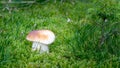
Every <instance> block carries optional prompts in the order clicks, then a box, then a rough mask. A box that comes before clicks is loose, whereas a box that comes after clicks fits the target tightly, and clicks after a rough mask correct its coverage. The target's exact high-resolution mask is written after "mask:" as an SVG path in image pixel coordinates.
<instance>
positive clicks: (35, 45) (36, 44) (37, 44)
mask: <svg viewBox="0 0 120 68" xmlns="http://www.w3.org/2000/svg"><path fill="white" fill-rule="evenodd" d="M35 50H38V51H40V53H43V52H47V53H49V48H48V46H47V45H46V44H42V43H40V42H33V45H32V51H35Z"/></svg>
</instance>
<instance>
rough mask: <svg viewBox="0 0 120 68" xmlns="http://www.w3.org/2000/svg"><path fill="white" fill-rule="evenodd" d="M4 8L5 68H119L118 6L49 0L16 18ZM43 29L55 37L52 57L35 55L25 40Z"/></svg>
mask: <svg viewBox="0 0 120 68" xmlns="http://www.w3.org/2000/svg"><path fill="white" fill-rule="evenodd" d="M12 6H14V5H12ZM1 9H2V7H0V68H88V67H89V68H120V2H119V1H116V0H100V1H98V0H94V1H93V2H92V1H89V2H87V0H85V2H84V1H83V0H82V1H77V0H76V1H75V0H73V1H66V2H62V3H61V2H59V1H57V2H56V3H55V2H53V1H51V2H50V1H48V2H45V3H42V4H40V3H37V4H33V5H32V6H29V5H28V6H26V5H25V6H22V7H20V5H18V7H17V9H16V8H13V10H12V12H11V13H8V11H7V10H6V11H2V10H1ZM68 19H70V21H69V22H68ZM39 29H49V30H52V31H53V32H54V33H55V35H56V40H55V42H54V43H53V44H51V45H50V53H49V54H39V53H38V52H32V51H31V46H32V42H29V41H27V40H26V35H27V34H28V33H29V32H30V31H32V30H39Z"/></svg>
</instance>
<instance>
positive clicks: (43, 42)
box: [26, 30, 55, 53]
mask: <svg viewBox="0 0 120 68" xmlns="http://www.w3.org/2000/svg"><path fill="white" fill-rule="evenodd" d="M26 39H27V40H29V41H32V42H33V44H32V50H33V51H35V50H39V51H40V53H43V52H47V53H49V48H48V45H49V44H51V43H53V42H54V40H55V35H54V33H53V32H52V31H50V30H34V31H32V32H30V33H29V34H28V35H27V37H26Z"/></svg>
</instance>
